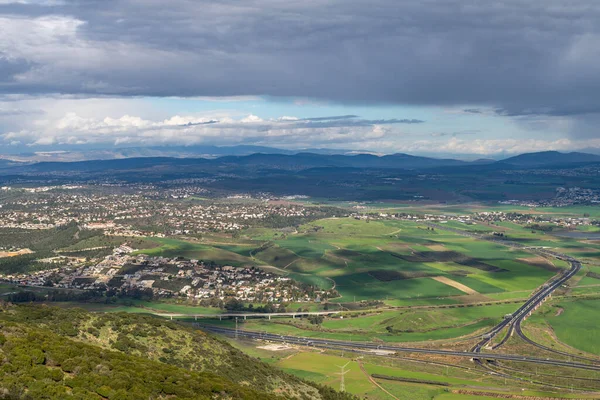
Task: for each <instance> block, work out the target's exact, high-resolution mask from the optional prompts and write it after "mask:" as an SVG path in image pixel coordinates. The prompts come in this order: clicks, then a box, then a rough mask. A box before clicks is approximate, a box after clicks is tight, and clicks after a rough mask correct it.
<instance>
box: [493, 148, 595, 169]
mask: <svg viewBox="0 0 600 400" xmlns="http://www.w3.org/2000/svg"><path fill="white" fill-rule="evenodd" d="M501 162H502V163H505V164H511V165H517V166H522V167H538V166H545V165H565V164H578V163H595V162H600V156H599V155H596V154H589V153H578V152H572V153H560V152H558V151H542V152H539V153H525V154H520V155H518V156H514V157H510V158H507V159H505V160H502V161H501Z"/></svg>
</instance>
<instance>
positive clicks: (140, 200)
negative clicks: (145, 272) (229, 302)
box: [0, 185, 339, 237]
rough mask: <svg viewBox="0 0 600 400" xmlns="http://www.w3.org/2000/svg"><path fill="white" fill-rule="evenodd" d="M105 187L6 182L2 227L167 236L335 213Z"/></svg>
mask: <svg viewBox="0 0 600 400" xmlns="http://www.w3.org/2000/svg"><path fill="white" fill-rule="evenodd" d="M111 188H112V189H114V188H113V187H109V188H108V189H111ZM76 189H78V190H76ZM100 189H102V190H99V188H98V187H86V188H83V187H79V186H71V185H62V186H57V187H54V188H53V187H46V186H44V187H39V188H26V189H16V188H11V187H2V189H1V190H2V191H3V192H5V193H6V192H9V193H10V194H11V195H12V197H10V198H9V199H7V200H5V201H3V202H2V204H0V228H17V229H52V228H55V227H59V226H64V225H66V224H68V223H71V222H76V223H78V224H80V225H81V226H82V227H84V228H86V229H100V230H102V231H103V232H104V234H106V235H113V236H139V237H142V236H143V237H152V236H154V237H163V236H165V235H183V234H185V235H193V234H201V233H203V232H233V231H239V230H241V229H245V228H248V227H251V226H255V225H256V224H259V223H260V224H265V223H267V224H269V223H271V224H278V223H281V222H280V221H290V220H295V219H305V218H313V217H315V218H318V217H324V216H329V215H331V212H332V211H331V210H326V211H324V210H323V208H320V207H305V206H303V205H301V204H298V203H291V202H289V201H287V200H280V199H278V198H276V197H268V196H266V195H264V194H261V195H259V196H258V197H256V196H255V197H252V196H249V195H237V196H230V197H228V198H227V199H225V200H226V201H221V200H218V199H212V200H211V199H205V198H201V197H193V196H192V194H194V195H195V196H198V195H200V194H202V193H203V190H202V189H201V188H199V187H196V186H194V187H193V189H192V188H189V187H188V188H187V189H186V188H185V187H184V188H176V189H169V190H166V193H167V194H168V195H167V196H165V195H164V191H156V192H155V188H153V187H145V186H139V185H137V186H133V187H127V189H128V190H127V191H124V192H123V191H120V192H117V193H111V192H110V190H108V189H107V188H104V187H103V188H100ZM119 189H123V188H122V187H120V188H119ZM158 193H162V195H161V196H158ZM338 213H339V211H338Z"/></svg>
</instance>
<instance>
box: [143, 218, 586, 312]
mask: <svg viewBox="0 0 600 400" xmlns="http://www.w3.org/2000/svg"><path fill="white" fill-rule="evenodd" d="M452 224H453V225H457V226H459V225H464V228H465V229H469V230H472V229H477V230H480V231H485V230H489V229H490V228H489V227H485V226H480V225H465V224H460V223H457V222H453V223H452ZM513 225H514V224H513ZM505 229H510V230H511V232H513V231H514V232H517V233H518V234H520V235H523V239H527V240H535V241H536V243H537V242H540V240H539V239H540V237H539V235H536V234H532V233H531V232H529V231H527V230H524V229H521V228H520V227H518V226H517V227H515V226H510V227H509V226H506V227H505ZM152 240H153V241H154V242H156V243H157V244H158V246H157V247H153V248H150V249H145V250H141V251H140V253H144V254H148V255H154V256H158V255H160V256H165V257H176V256H183V257H186V258H191V259H201V260H210V261H214V262H216V263H219V264H226V265H234V266H243V265H260V266H265V267H268V266H272V267H275V268H276V269H273V270H272V271H274V272H276V273H278V274H285V275H288V276H290V277H292V278H294V279H296V280H298V281H301V282H304V283H309V284H311V285H315V286H318V287H321V288H323V289H330V288H332V287H334V286H335V289H336V290H337V291H338V293H339V295H340V297H339V298H337V299H335V300H334V301H336V302H338V301H339V302H342V303H348V302H355V301H362V300H381V301H385V302H386V304H390V305H392V304H396V305H400V304H406V303H404V302H406V301H412V302H414V304H442V303H456V302H472V301H475V299H476V297H474V296H471V297H472V298H473V300H470V299H469V298H468V297H469V296H468V295H472V294H474V293H475V294H477V296H480V297H477V299H478V300H479V301H482V300H485V297H481V296H486V295H490V296H491V295H499V294H502V293H510V292H522V291H528V290H529V291H531V290H533V289H535V288H536V287H538V286H540V285H541V284H542V283H543V282H544V281H546V280H547V279H549V278H550V277H551V276H552V275H553V274H554V272H552V271H551V270H549V268H548V267H546V268H545V267H543V266H540V265H534V264H533V263H531V262H525V261H523V260H524V259H530V258H532V257H534V256H533V255H531V254H530V253H527V252H525V251H516V250H511V249H509V248H507V247H504V246H501V245H499V244H495V243H491V242H485V241H480V240H475V239H472V238H467V237H464V236H460V235H457V234H454V233H451V232H446V231H441V230H430V229H429V228H428V227H426V226H422V225H421V224H418V223H415V222H409V221H392V220H386V221H379V220H371V221H366V220H357V219H354V218H329V219H322V220H318V221H314V222H311V223H308V224H305V225H302V226H300V227H299V228H298V229H297V232H296V233H280V232H276V231H274V230H267V229H259V228H253V229H249V230H247V231H244V232H243V233H242V237H241V238H240V239H235V240H234V239H227V238H224V237H211V236H207V237H205V238H203V239H202V240H198V241H194V242H192V241H190V240H183V239H152ZM552 240H555V241H556V243H554V242H553V243H554V244H557V243H558V244H559V245H560V246H568V245H571V246H572V248H573V249H576V245H575V244H578V245H580V244H579V243H578V242H576V241H573V240H563V239H555V238H552ZM550 265H551V264H550ZM434 277H442V278H444V279H445V280H443V281H437V280H434V279H432V278H434ZM452 281H454V282H455V283H456V284H453V283H452ZM459 284H462V285H464V286H463V287H460V286H459ZM465 287H466V289H465ZM519 296H520V295H519ZM519 296H513V297H519ZM507 297H509V298H510V295H507Z"/></svg>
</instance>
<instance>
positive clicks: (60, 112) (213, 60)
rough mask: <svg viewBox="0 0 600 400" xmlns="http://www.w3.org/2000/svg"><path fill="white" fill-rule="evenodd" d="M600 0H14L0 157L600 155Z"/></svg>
mask: <svg viewBox="0 0 600 400" xmlns="http://www.w3.org/2000/svg"><path fill="white" fill-rule="evenodd" d="M598 21H600V1H597V0H571V1H569V2H566V1H564V0H493V1H492V0H304V1H287V0H217V1H200V0H170V1H168V2H166V1H163V0H161V1H159V0H0V153H15V152H29V151H45V150H47V151H55V150H60V149H61V148H69V149H73V148H81V149H88V148H98V147H106V148H112V147H116V148H119V147H136V146H163V145H164V146H167V145H239V144H244V145H248V144H251V145H260V146H272V147H279V148H286V149H306V148H332V149H345V150H355V151H372V152H377V153H396V152H404V153H410V154H426V155H440V156H442V155H443V156H447V155H456V156H462V157H469V156H473V157H475V156H477V157H479V156H484V157H492V158H493V157H500V156H503V155H511V154H517V153H523V152H531V151H543V150H559V151H572V150H582V149H583V150H595V151H599V149H600V131H599V130H598V126H599V125H600V73H599V71H600V69H599V67H598V66H599V65H600V45H599V43H600V23H599V22H598Z"/></svg>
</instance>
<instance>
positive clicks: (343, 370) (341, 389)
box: [336, 361, 350, 392]
mask: <svg viewBox="0 0 600 400" xmlns="http://www.w3.org/2000/svg"><path fill="white" fill-rule="evenodd" d="M348 364H350V361H348V362H347V363H346V364H345V365H343V366H339V365H338V366H337V367H338V368H340V369H341V372H338V373H336V375H339V376H340V392H345V391H346V383H345V382H344V375H346V374H347V373H348V372H350V370H346V367H347V366H348Z"/></svg>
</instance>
